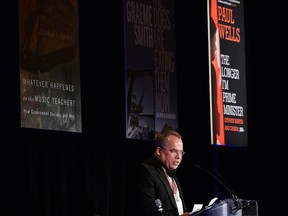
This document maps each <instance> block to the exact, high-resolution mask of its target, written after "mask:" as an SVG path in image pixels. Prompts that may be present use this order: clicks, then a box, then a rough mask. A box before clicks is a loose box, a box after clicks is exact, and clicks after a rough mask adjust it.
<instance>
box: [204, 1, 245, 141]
mask: <svg viewBox="0 0 288 216" xmlns="http://www.w3.org/2000/svg"><path fill="white" fill-rule="evenodd" d="M207 2H208V27H209V31H208V32H209V36H210V37H209V38H208V42H209V52H210V57H209V65H210V67H209V68H210V69H209V72H210V74H209V75H210V76H209V77H210V108H211V109H210V110H211V112H210V116H211V142H212V144H215V145H230V146H247V145H248V135H247V133H248V130H247V125H248V124H247V108H246V68H245V67H246V64H245V41H244V38H245V33H244V5H243V0H239V1H234V0H233V1H232V0H208V1H207Z"/></svg>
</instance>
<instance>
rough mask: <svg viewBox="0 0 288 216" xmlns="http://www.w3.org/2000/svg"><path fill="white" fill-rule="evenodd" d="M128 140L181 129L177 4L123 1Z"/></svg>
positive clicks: (148, 0)
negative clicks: (175, 10)
mask: <svg viewBox="0 0 288 216" xmlns="http://www.w3.org/2000/svg"><path fill="white" fill-rule="evenodd" d="M124 22H125V30H124V34H125V35H124V40H125V41H124V43H125V76H126V87H125V88H126V138H130V139H150V140H153V139H154V138H155V134H156V133H157V132H159V131H161V130H162V129H163V128H166V127H171V128H173V129H176V128H178V114H177V80H176V78H177V76H176V75H177V73H176V53H175V23H174V2H173V1H161V0H157V1H153V0H132V1H127V0H126V1H124Z"/></svg>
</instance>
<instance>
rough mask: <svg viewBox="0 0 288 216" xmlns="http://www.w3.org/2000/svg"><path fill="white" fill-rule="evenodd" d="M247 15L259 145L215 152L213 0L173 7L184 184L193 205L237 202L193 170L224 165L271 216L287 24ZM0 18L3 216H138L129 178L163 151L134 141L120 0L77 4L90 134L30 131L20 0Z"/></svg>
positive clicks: (280, 152) (251, 118) (255, 7)
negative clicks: (25, 124)
mask: <svg viewBox="0 0 288 216" xmlns="http://www.w3.org/2000/svg"><path fill="white" fill-rule="evenodd" d="M244 8H245V33H246V35H245V43H246V76H247V112H248V130H249V131H248V145H249V146H248V147H246V148H227V147H215V146H214V147H212V146H210V126H209V98H208V97H209V92H208V89H209V84H208V47H207V20H206V17H207V5H206V1H191V2H189V4H188V2H187V1H177V2H175V10H176V17H175V19H176V53H177V54H176V56H177V73H178V87H179V91H178V94H179V95H178V102H179V103H178V108H179V131H180V133H181V134H182V136H183V140H184V143H185V144H184V145H185V150H186V151H187V155H185V157H184V159H183V163H182V164H181V167H179V170H178V172H177V176H178V178H179V179H180V181H181V183H182V187H183V189H184V192H185V200H186V203H187V205H188V207H189V208H192V205H193V203H204V204H206V203H207V202H208V201H209V200H210V199H211V198H213V197H214V196H215V195H217V196H218V195H219V196H220V198H222V197H223V198H225V196H229V194H227V191H226V190H225V189H224V187H221V185H219V184H218V183H217V182H216V181H214V180H213V179H212V178H211V177H209V176H207V174H206V173H204V172H199V170H195V169H194V168H193V164H195V163H197V164H200V165H201V166H203V167H205V168H206V167H207V168H208V169H210V168H211V167H216V168H217V170H218V171H219V172H220V173H221V175H222V176H223V177H224V178H225V180H226V181H227V182H229V184H230V185H231V187H232V188H233V189H234V190H235V192H236V194H237V195H238V197H239V198H242V199H252V200H256V201H257V202H258V208H259V215H260V216H267V215H268V216H271V215H277V214H276V212H278V211H279V212H282V211H283V205H280V203H281V201H280V200H281V199H280V195H282V194H283V195H284V196H285V186H284V183H286V182H285V180H284V176H285V175H286V174H285V171H286V170H285V166H284V164H285V162H286V160H285V159H286V158H285V156H284V153H285V151H284V148H285V143H286V142H287V141H285V140H284V134H285V133H284V130H285V129H286V128H287V126H285V123H286V120H285V119H287V117H285V116H286V107H285V105H284V102H285V99H286V98H287V96H285V92H287V90H286V89H285V87H286V86H285V79H284V76H285V72H286V71H285V70H286V69H285V67H284V63H285V61H284V58H285V56H286V55H287V54H285V51H286V50H285V47H287V45H286V44H285V40H286V39H285V37H286V35H285V34H283V31H284V28H285V25H284V24H283V25H282V23H284V21H283V18H282V16H283V13H281V12H280V9H281V6H279V5H274V6H273V5H272V4H270V5H261V9H260V4H257V3H256V2H252V1H245V5H244ZM1 11H2V12H1V41H2V43H1V46H0V50H1V53H2V55H1V56H2V57H1V60H0V61H1V71H0V72H1V85H0V86H1V99H0V101H1V125H2V129H1V131H2V132H1V137H2V139H1V151H0V152H1V164H0V166H1V170H0V171H1V196H2V202H1V205H2V207H1V210H3V212H6V211H8V213H6V214H5V215H31V216H34V215H37V216H38V215H39V216H40V215H41V216H58V215H61V216H64V215H65V216H66V215H69V216H79V215H81V216H86V215H87V216H90V215H92V216H96V215H101V216H102V215H112V216H114V215H123V216H124V215H128V212H129V209H130V207H131V206H130V203H131V200H133V194H131V193H130V187H131V184H132V182H131V181H130V179H131V178H130V177H131V172H132V171H131V170H133V168H134V167H135V165H136V164H138V163H139V162H141V161H142V160H144V159H146V158H147V157H149V156H150V155H151V154H152V146H153V143H151V142H143V141H139V140H126V138H125V83H124V80H125V79H124V78H125V76H124V56H123V54H124V46H123V41H124V39H123V17H122V2H121V1H113V2H108V1H105V2H104V1H101V2H98V1H97V2H87V1H86V2H83V1H80V2H79V28H80V32H79V35H80V70H81V87H82V88H81V95H82V119H83V124H82V125H83V132H82V133H71V132H59V131H47V130H38V129H25V128H21V127H20V94H19V93H20V89H19V62H18V61H19V58H18V11H17V1H9V2H5V3H3V6H2V10H1ZM270 22H272V23H274V25H273V24H271V23H270ZM276 23H277V25H279V28H276V27H275V24H276ZM282 49H283V50H282ZM278 53H283V54H278ZM121 89H122V90H121ZM139 211H141V210H139ZM135 215H137V212H136V213H135Z"/></svg>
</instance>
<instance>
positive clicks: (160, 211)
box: [155, 199, 163, 215]
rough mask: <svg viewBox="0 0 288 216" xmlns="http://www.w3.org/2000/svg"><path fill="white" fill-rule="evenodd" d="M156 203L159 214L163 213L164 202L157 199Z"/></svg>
mask: <svg viewBox="0 0 288 216" xmlns="http://www.w3.org/2000/svg"><path fill="white" fill-rule="evenodd" d="M155 205H156V209H157V212H158V215H163V208H162V202H161V200H160V199H156V200H155Z"/></svg>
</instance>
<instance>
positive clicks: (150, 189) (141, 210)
mask: <svg viewBox="0 0 288 216" xmlns="http://www.w3.org/2000/svg"><path fill="white" fill-rule="evenodd" d="M174 179H175V181H176V183H177V186H178V190H179V193H180V197H181V199H182V202H183V209H184V212H185V211H186V205H185V203H184V199H183V193H182V190H181V187H180V184H179V182H178V180H177V178H176V177H174ZM156 199H160V201H161V202H162V208H163V210H164V214H163V215H165V216H179V214H178V210H177V206H176V201H175V198H174V194H173V190H172V188H171V186H170V184H169V182H168V179H167V177H166V175H165V173H164V171H163V168H162V167H161V163H160V162H159V161H158V160H157V159H155V158H152V159H149V160H147V161H145V162H143V163H142V164H141V165H140V166H139V167H138V169H137V172H136V179H135V200H134V201H135V202H136V204H135V206H136V207H137V209H138V210H137V211H138V212H137V214H136V215H139V216H140V215H141V216H153V215H160V214H159V213H157V208H156V205H155V200H156Z"/></svg>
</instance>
